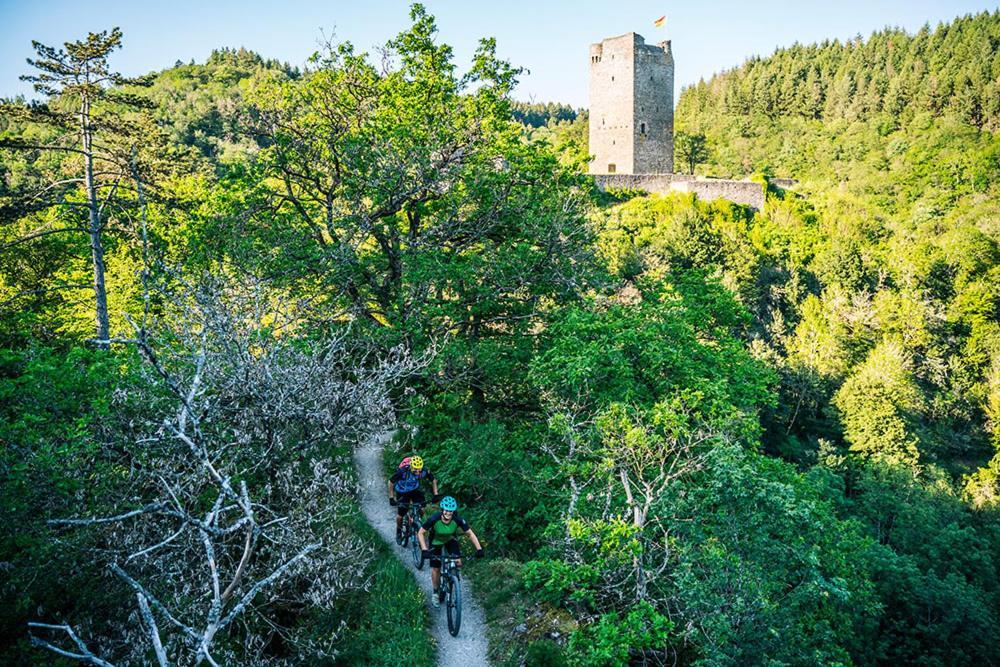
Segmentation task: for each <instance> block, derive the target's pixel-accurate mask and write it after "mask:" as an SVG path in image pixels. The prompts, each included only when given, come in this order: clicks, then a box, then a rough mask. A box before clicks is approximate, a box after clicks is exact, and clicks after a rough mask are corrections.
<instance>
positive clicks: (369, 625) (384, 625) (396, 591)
mask: <svg viewBox="0 0 1000 667" xmlns="http://www.w3.org/2000/svg"><path fill="white" fill-rule="evenodd" d="M357 530H358V532H362V533H368V534H369V535H370V536H371V538H372V539H373V540H377V539H378V538H377V536H375V534H374V531H372V530H371V529H370V528H368V527H367V526H360V525H359V526H358V527H357ZM365 576H367V577H369V578H370V580H371V582H372V586H371V588H370V590H368V591H366V592H365V593H364V594H363V595H360V596H359V597H360V599H359V600H355V601H351V602H349V603H348V607H347V609H345V610H343V611H342V612H341V613H340V614H335V615H332V617H331V618H330V619H329V623H331V624H333V627H330V628H328V630H329V631H338V630H341V631H342V629H343V626H341V625H340V624H341V623H345V622H346V623H347V624H349V627H350V629H351V630H350V632H348V633H347V637H346V639H345V640H344V641H343V642H342V644H341V645H339V646H338V647H337V660H336V662H335V664H349V665H383V666H385V667H389V666H391V665H398V664H399V661H400V659H401V658H402V657H403V656H405V658H406V661H407V664H413V665H421V666H426V667H429V666H430V665H434V664H435V660H434V647H433V645H432V643H431V642H430V637H429V635H428V634H427V631H426V626H427V624H428V622H429V619H428V618H427V607H426V604H425V598H424V594H423V593H422V592H421V590H420V589H419V588H417V586H416V585H415V584H414V581H413V576H412V575H411V574H410V572H409V571H408V570H407V569H406V568H405V567H403V565H402V564H401V563H400V562H399V560H398V559H397V558H396V556H395V554H393V553H391V552H390V551H389V550H388V549H386V548H384V546H382V547H380V550H379V557H378V559H376V560H375V561H374V562H373V563H372V566H371V568H370V571H369V572H366V573H365ZM316 630H317V631H318V632H322V631H324V626H323V624H322V623H317V624H316ZM443 650H447V649H443Z"/></svg>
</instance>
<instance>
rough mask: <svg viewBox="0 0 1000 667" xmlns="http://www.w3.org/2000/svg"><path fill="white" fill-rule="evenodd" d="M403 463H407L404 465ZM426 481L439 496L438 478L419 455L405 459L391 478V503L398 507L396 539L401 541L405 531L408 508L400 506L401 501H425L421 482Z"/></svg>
mask: <svg viewBox="0 0 1000 667" xmlns="http://www.w3.org/2000/svg"><path fill="white" fill-rule="evenodd" d="M403 463H406V465H405V466H404V465H403ZM422 481H426V482H429V483H430V485H431V492H432V493H433V494H434V495H435V496H437V492H438V486H437V484H438V483H437V479H435V478H434V475H433V473H431V471H429V470H427V469H426V468H425V467H424V460H423V459H422V458H420V457H419V456H411V457H409V460H408V461H407V459H403V462H402V463H400V464H399V468H397V469H396V472H395V473H393V475H392V477H390V478H389V504H390V505H391V506H393V507H395V508H396V540H397V541H399V538H400V534H401V533H402V531H403V517H404V516H406V508H405V507H400V506H399V501H400V500H404V501H406V502H411V503H412V502H417V503H422V502H424V492H423V491H421V490H420V482H422Z"/></svg>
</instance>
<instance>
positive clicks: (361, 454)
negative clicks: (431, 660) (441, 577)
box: [354, 434, 489, 667]
mask: <svg viewBox="0 0 1000 667" xmlns="http://www.w3.org/2000/svg"><path fill="white" fill-rule="evenodd" d="M388 438H389V434H383V435H382V436H379V437H376V438H372V440H370V441H369V442H368V443H366V444H365V445H363V446H362V447H359V448H358V449H356V450H355V451H354V465H355V466H356V467H357V469H358V481H359V483H360V485H361V508H362V510H364V513H365V516H366V517H368V522H369V523H370V524H371V525H372V526H374V527H375V530H377V531H378V533H379V535H381V536H382V539H383V540H385V541H386V542H387V543H388V544H389V546H390V547H392V549H393V551H394V552H395V553H396V555H397V556H398V557H399V559H400V560H401V561H402V562H403V564H404V565H405V566H406V567H407V568H408V569H409V570H410V571H411V572H413V574H414V575H415V576H416V578H417V583H418V584H419V585H420V588H421V590H423V591H424V593H425V594H426V596H427V609H428V611H429V612H430V615H431V621H432V625H431V634H432V635H433V636H434V641H435V642H436V643H437V646H438V661H437V664H438V665H439V666H440V667H477V666H478V665H483V666H486V665H488V664H489V663H488V662H487V661H486V622H485V620H484V616H483V610H482V608H481V607H480V606H479V602H478V601H476V600H475V599H473V598H472V595H471V591H470V590H469V585H468V580H466V579H464V578H463V579H462V628H461V630H460V631H459V633H458V636H457V637H452V636H451V635H450V634H448V619H447V618H446V616H445V613H444V605H441V608H440V609H435V608H434V607H432V606H431V600H430V595H431V575H430V567H429V566H428V565H426V564H425V565H424V569H423V571H422V572H421V571H418V570H417V568H415V567H413V562H412V561H411V560H410V557H409V551H408V550H407V551H403V550H402V549H401V548H400V547H399V546H397V545H396V520H395V509H394V508H392V507H390V506H389V501H388V487H387V484H386V479H385V475H383V474H382V448H383V446H384V445H385V442H386V440H388Z"/></svg>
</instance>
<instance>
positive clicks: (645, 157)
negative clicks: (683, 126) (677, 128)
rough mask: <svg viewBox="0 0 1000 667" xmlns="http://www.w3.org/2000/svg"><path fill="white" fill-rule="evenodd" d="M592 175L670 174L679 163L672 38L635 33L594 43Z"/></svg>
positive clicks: (591, 69) (591, 65)
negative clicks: (650, 40)
mask: <svg viewBox="0 0 1000 667" xmlns="http://www.w3.org/2000/svg"><path fill="white" fill-rule="evenodd" d="M590 152H591V154H592V155H594V160H593V161H592V162H591V163H590V173H592V174H609V173H612V174H613V173H618V174H669V173H671V172H672V171H673V167H674V58H673V54H672V53H671V50H670V42H669V41H665V42H660V43H659V44H656V45H653V44H646V40H645V39H643V37H642V35H639V34H636V33H634V32H629V33H625V34H624V35H619V36H617V37H609V38H607V39H604V40H602V41H601V42H598V43H596V44H591V45H590Z"/></svg>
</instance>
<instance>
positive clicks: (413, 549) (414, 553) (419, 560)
mask: <svg viewBox="0 0 1000 667" xmlns="http://www.w3.org/2000/svg"><path fill="white" fill-rule="evenodd" d="M410 556H411V557H412V558H413V565H414V566H415V567H416V568H417V569H418V570H422V569H424V552H423V551H421V550H420V540H418V539H417V537H416V535H414V536H413V542H411V543H410Z"/></svg>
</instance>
